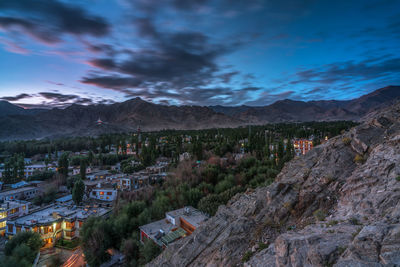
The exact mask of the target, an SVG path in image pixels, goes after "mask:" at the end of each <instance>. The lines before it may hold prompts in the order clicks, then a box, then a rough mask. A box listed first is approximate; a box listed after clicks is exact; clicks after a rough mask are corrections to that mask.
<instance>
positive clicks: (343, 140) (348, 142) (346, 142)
mask: <svg viewBox="0 0 400 267" xmlns="http://www.w3.org/2000/svg"><path fill="white" fill-rule="evenodd" d="M342 142H343V144H344V145H346V146H348V145H350V143H351V139H350V138H349V137H344V138H343V139H342Z"/></svg>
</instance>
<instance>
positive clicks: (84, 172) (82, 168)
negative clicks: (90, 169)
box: [80, 159, 86, 180]
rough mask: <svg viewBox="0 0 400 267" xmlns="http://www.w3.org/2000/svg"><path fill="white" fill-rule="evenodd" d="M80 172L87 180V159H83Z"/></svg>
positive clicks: (83, 178)
mask: <svg viewBox="0 0 400 267" xmlns="http://www.w3.org/2000/svg"><path fill="white" fill-rule="evenodd" d="M80 174H81V179H82V180H85V179H86V159H81V162H80Z"/></svg>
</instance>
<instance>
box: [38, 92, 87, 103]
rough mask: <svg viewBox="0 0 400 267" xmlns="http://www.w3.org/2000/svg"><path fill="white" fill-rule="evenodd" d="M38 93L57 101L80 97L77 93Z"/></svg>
mask: <svg viewBox="0 0 400 267" xmlns="http://www.w3.org/2000/svg"><path fill="white" fill-rule="evenodd" d="M39 95H40V96H42V97H44V98H46V99H49V100H54V101H57V102H67V101H70V100H77V99H80V97H79V96H78V95H64V94H60V93H52V92H41V93H39Z"/></svg>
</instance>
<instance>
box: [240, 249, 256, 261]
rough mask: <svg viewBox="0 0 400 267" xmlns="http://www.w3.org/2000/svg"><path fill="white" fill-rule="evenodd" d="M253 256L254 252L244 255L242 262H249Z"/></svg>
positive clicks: (247, 252)
mask: <svg viewBox="0 0 400 267" xmlns="http://www.w3.org/2000/svg"><path fill="white" fill-rule="evenodd" d="M251 256H253V252H251V251H250V250H249V251H246V253H244V255H243V257H242V262H248V261H249V260H250V258H251Z"/></svg>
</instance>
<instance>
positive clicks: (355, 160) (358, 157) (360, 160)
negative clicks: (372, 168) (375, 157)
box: [354, 154, 364, 163]
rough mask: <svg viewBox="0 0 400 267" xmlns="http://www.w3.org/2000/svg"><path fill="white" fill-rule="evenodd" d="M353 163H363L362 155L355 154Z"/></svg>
mask: <svg viewBox="0 0 400 267" xmlns="http://www.w3.org/2000/svg"><path fill="white" fill-rule="evenodd" d="M354 162H356V163H364V157H363V156H362V155H360V154H357V155H356V156H355V157H354Z"/></svg>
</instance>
